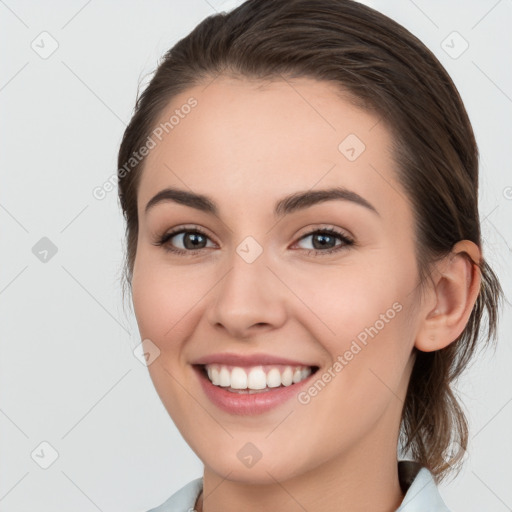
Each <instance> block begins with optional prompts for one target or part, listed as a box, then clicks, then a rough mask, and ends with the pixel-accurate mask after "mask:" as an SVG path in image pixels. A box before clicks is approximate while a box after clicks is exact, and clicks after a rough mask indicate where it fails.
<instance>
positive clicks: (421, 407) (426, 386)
mask: <svg viewBox="0 0 512 512" xmlns="http://www.w3.org/2000/svg"><path fill="white" fill-rule="evenodd" d="M219 74H223V75H230V76H235V77H240V78H244V77H246V78H252V79H262V80H263V79H280V78H283V77H288V78H294V77H307V78H314V79H318V80H323V81H329V82H332V83H335V84H336V85H338V86H339V89H340V91H344V92H347V91H348V92H349V93H350V95H351V97H352V98H353V99H354V100H355V102H356V104H357V105H358V106H360V107H362V108H364V109H366V110H367V111H371V112H373V113H375V114H377V115H378V116H379V118H380V119H382V120H383V121H384V122H385V123H386V126H388V127H389V129H390V130H391V131H392V133H393V135H394V138H393V139H394V147H393V151H394V158H395V161H396V163H397V175H398V179H399V181H400V183H401V184H402V186H403V188H404V190H405V191H406V194H407V199H408V201H410V204H411V205H412V207H413V211H414V216H415V228H416V258H417V261H418V267H419V269H420V276H419V283H418V287H419V288H418V289H419V290H421V289H422V288H423V287H422V285H423V284H424V283H425V281H426V279H428V277H429V275H430V271H431V269H432V265H433V264H434V263H435V261H436V260H437V258H440V257H442V256H444V255H446V254H448V253H449V252H450V250H451V249H452V247H453V245H454V244H455V243H456V242H458V241H459V240H464V239H467V240H471V241H473V242H474V243H475V244H477V245H478V246H479V247H481V246H482V243H481V235H480V220H479V213H478V149H477V145H476V141H475V137H474V134H473V130H472V127H471V124H470V121H469V118H468V115H467V113H466V110H465V108H464V105H463V103H462V100H461V98H460V96H459V93H458V91H457V89H456V87H455V85H454V84H453V82H452V80H451V79H450V77H449V75H448V74H447V72H446V71H445V69H444V68H443V67H442V65H441V64H440V62H439V61H438V60H437V58H436V57H435V56H434V54H433V53H432V52H431V51H430V50H429V49H428V48H427V47H426V46H425V45H424V44H423V43H422V42H421V41H420V40H419V39H417V38H416V37H415V36H413V35H412V34H411V33H410V32H409V31H408V30H406V29H405V28H404V27H402V26H401V25H399V24H398V23H396V22H395V21H393V20H392V19H390V18H388V17H387V16H385V15H383V14H381V13H379V12H378V11H376V10H374V9H371V8H369V7H367V6H365V5H362V4H360V3H357V2H355V1H352V0H248V1H247V2H245V3H243V4H242V5H241V6H239V7H238V8H236V9H234V10H232V11H231V12H228V13H220V14H215V15H212V16H209V17H208V18H206V19H204V20H203V21H202V22H201V23H200V24H199V25H198V26H197V27H196V28H195V29H194V30H193V31H192V32H191V33H190V34H189V35H187V36H186V37H185V38H183V39H181V40H180V41H178V42H177V43H176V44H175V45H174V47H173V48H171V49H170V50H169V51H168V52H167V53H166V54H165V56H164V58H163V60H162V61H161V62H160V63H159V65H158V68H157V70H156V72H155V74H154V76H153V78H152V79H151V81H150V83H149V85H148V86H147V87H146V89H145V90H144V91H143V93H142V94H141V95H140V96H139V97H138V99H137V102H136V106H135V111H134V115H133V117H132V119H131V121H130V124H129V125H128V127H127V128H126V131H125V133H124V137H123V140H122V143H121V146H120V150H119V157H118V169H119V171H118V183H119V198H120V202H121V207H122V210H123V213H124V216H125V218H126V223H127V224H126V239H127V240H126V241H127V250H126V261H125V275H124V279H125V284H126V282H127V283H128V284H129V285H130V287H131V278H132V272H133V264H134V261H135V255H136V249H137V236H138V218H137V189H138V183H139V180H140V176H141V173H142V169H143V164H144V159H141V160H140V161H139V160H137V161H136V162H135V163H134V164H133V165H132V168H131V169H129V170H128V171H127V170H126V163H127V162H131V161H132V160H130V159H131V158H132V157H133V154H134V153H135V152H137V150H138V149H139V148H141V147H142V146H143V145H144V143H145V141H146V139H147V138H148V136H149V135H150V133H151V131H152V130H153V129H154V128H155V124H156V122H157V119H159V117H160V115H161V113H162V111H163V110H164V109H165V108H166V107H167V106H168V104H169V102H170V101H171V99H172V98H173V97H174V96H175V95H177V94H179V93H181V92H183V91H185V90H187V89H188V88H190V87H192V86H194V85H197V84H200V83H206V82H207V81H208V80H212V79H213V78H214V77H216V76H218V75H219ZM122 169H124V171H122ZM475 264H477V263H475ZM479 267H480V271H481V276H482V281H481V289H480V293H479V295H478V298H477V300H476V303H475V306H474V308H473V310H472V313H471V316H470V318H469V321H468V323H467V325H466V327H465V330H464V331H463V332H462V334H461V335H460V336H459V337H458V338H457V340H456V341H455V342H454V343H452V344H450V345H449V346H448V347H446V348H444V349H442V350H438V351H434V352H420V351H417V350H416V349H415V351H416V360H415V363H414V368H413V371H412V375H411V379H410V382H409V387H408V390H407V396H406V400H405V403H404V407H403V412H402V423H401V430H400V442H401V444H402V448H403V450H405V451H409V453H410V454H411V456H412V457H413V458H414V459H415V460H416V461H418V462H419V463H421V464H422V465H423V466H425V467H427V468H429V469H430V470H431V471H432V473H433V474H434V476H435V478H436V480H437V481H438V482H439V481H440V480H441V479H442V478H443V477H444V475H445V473H448V472H449V471H450V469H457V468H459V467H460V464H459V463H460V461H461V460H462V456H463V454H464V450H465V449H466V447H467V443H468V425H467V420H466V418H465V415H464V412H463V410H462V408H461V406H460V404H459V402H458V400H457V399H456V397H455V395H454V392H453V389H452V383H453V381H454V379H456V378H457V377H458V376H459V374H460V373H461V372H462V370H463V369H464V368H465V367H466V366H467V364H468V362H469V360H470V359H471V357H472V356H473V355H474V352H475V350H476V348H477V345H478V340H479V334H480V330H481V320H482V318H483V314H484V312H485V311H484V310H486V312H487V320H488V325H487V332H486V336H485V337H484V343H486V342H488V341H491V340H493V339H495V337H496V330H497V321H498V311H499V306H500V301H501V299H502V289H501V287H500V284H499V281H498V279H497V277H496V275H495V274H494V273H493V271H492V269H491V268H490V267H489V265H488V264H487V263H486V262H485V261H484V260H482V262H480V264H479ZM456 443H458V444H459V445H460V446H459V447H458V449H455V451H452V453H450V450H453V447H454V446H457V444H456Z"/></svg>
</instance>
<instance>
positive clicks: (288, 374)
mask: <svg viewBox="0 0 512 512" xmlns="http://www.w3.org/2000/svg"><path fill="white" fill-rule="evenodd" d="M292 382H293V372H292V369H291V368H290V367H289V366H287V367H286V368H285V369H284V372H283V373H282V374H281V384H282V385H283V386H289V385H290V384H291V383H292Z"/></svg>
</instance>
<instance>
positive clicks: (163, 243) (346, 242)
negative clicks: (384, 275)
mask: <svg viewBox="0 0 512 512" xmlns="http://www.w3.org/2000/svg"><path fill="white" fill-rule="evenodd" d="M182 233H195V234H199V235H201V236H204V237H206V238H209V236H208V235H207V234H206V233H205V232H204V231H203V230H201V229H200V228H198V227H194V228H177V229H175V230H174V231H170V232H168V233H165V234H164V235H162V236H160V237H158V239H157V241H156V242H154V243H153V245H156V246H159V247H162V248H163V249H164V250H165V251H167V252H170V253H174V254H178V255H185V254H186V255H188V256H195V255H197V254H198V253H200V252H201V251H202V250H204V248H203V249H195V250H185V249H177V248H175V247H172V246H171V245H170V244H167V242H168V241H169V240H171V239H172V238H173V237H175V236H176V235H179V234H182ZM315 234H327V235H333V236H335V237H337V238H338V239H339V240H341V242H342V244H340V245H336V246H335V247H333V248H331V249H326V250H320V249H303V250H305V251H307V254H308V256H309V255H311V254H313V255H314V256H325V255H327V254H332V253H335V252H338V251H341V250H343V249H346V248H348V247H350V246H353V245H355V242H354V240H352V238H350V237H348V236H347V235H345V234H343V233H341V232H340V231H338V230H336V229H334V228H330V227H329V228H321V229H315V230H313V231H309V232H308V233H306V234H304V235H302V236H301V237H300V238H299V241H300V240H303V239H304V238H307V237H309V236H311V235H315Z"/></svg>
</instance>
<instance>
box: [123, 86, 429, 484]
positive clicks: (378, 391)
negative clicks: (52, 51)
mask: <svg viewBox="0 0 512 512" xmlns="http://www.w3.org/2000/svg"><path fill="white" fill-rule="evenodd" d="M206 85H207V84H206ZM206 85H205V84H203V85H201V86H197V87H194V88H191V89H189V90H187V91H186V92H184V93H183V94H181V95H179V96H177V97H175V98H174V99H173V101H172V103H171V104H170V105H169V106H168V108H167V109H166V111H165V112H163V113H162V118H161V119H160V121H161V122H162V123H165V122H166V121H169V119H170V118H171V116H173V115H174V116H175V117H174V118H173V120H172V121H171V124H168V125H167V127H166V128H165V129H163V130H162V129H161V128H160V130H158V131H156V132H153V133H154V134H158V135H157V136H153V141H154V142H155V144H156V145H155V147H154V148H153V149H151V151H150V153H149V155H148V156H147V158H146V162H145V167H144V171H143V174H142V177H141V181H140V186H139V190H138V215H139V223H140V226H139V234H138V245H137V255H136V259H135V264H134V271H133V282H132V290H133V301H134V309H135V313H136V317H137V322H138V326H139V329H140V334H141V338H142V339H143V340H150V341H149V342H148V341H146V342H145V343H149V344H150V345H148V346H151V347H152V350H150V352H151V353H152V354H153V355H152V356H151V359H150V360H149V363H150V364H149V372H150V375H151V378H152V380H153V383H154V385H155V387H156V390H157V392H158V394H159V396H160V398H161V400H162V402H163V404H164V405H165V407H166V408H167V410H168V412H169V414H170V415H171V417H172V419H173V420H174V422H175V423H176V425H177V427H178V428H179V430H180V431H181V433H182V435H183V436H184V438H185V439H186V441H187V442H188V443H189V445H190V446H191V447H192V449H193V450H194V451H195V452H196V453H197V455H198V456H199V457H200V458H201V459H202V461H203V462H204V464H205V467H206V468H205V469H206V470H209V471H213V472H215V473H217V474H220V475H227V474H228V473H229V474H230V476H229V478H230V479H236V480H239V481H246V482H273V481H274V479H278V480H283V479H286V478H289V477H292V476H296V475H299V474H305V473H306V472H307V471H309V470H312V469H314V468H318V467H319V466H320V465H322V464H329V465H332V464H338V463H339V464H344V463H348V462H350V463H351V464H355V463H356V461H357V463H358V464H361V463H362V464H364V463H365V461H368V462H369V463H371V461H374V460H375V458H378V457H387V458H389V457H395V455H396V445H397V436H398V429H399V424H400V415H401V410H402V406H403V399H404V397H405V394H406V388H407V383H408V380H409V376H410V371H411V367H412V366H411V363H412V359H411V351H412V348H413V346H414V342H415V338H416V335H417V332H418V329H419V328H420V327H419V326H420V322H419V315H418V309H417V308H416V307H415V306H416V301H417V300H418V297H417V294H416V292H417V288H416V283H417V277H418V269H417V266H416V260H415V255H414V254H415V253H414V249H415V247H414V243H415V242H414V235H413V216H412V211H411V208H410V205H409V203H408V202H407V199H406V196H405V192H404V191H403V189H402V187H401V186H400V184H399V183H398V182H397V180H396V178H395V163H394V162H393V159H392V157H391V154H390V144H391V135H390V133H389V131H388V130H387V129H386V128H385V126H384V123H382V122H379V119H378V118H377V117H375V116H373V115H370V114H367V113H365V112H363V111H361V110H359V109H357V108H355V107H354V106H353V105H352V104H351V103H349V102H348V101H345V100H343V99H341V98H340V96H339V94H338V93H337V92H336V89H335V88H334V86H333V85H330V84H328V83H324V82H318V81H314V80H309V79H299V80H295V81H293V82H286V81H276V82H272V83H265V84H263V83H261V82H251V81H249V80H236V79H230V78H225V77H219V78H217V79H215V80H213V81H212V82H211V83H209V85H207V86H206ZM191 97H193V98H194V99H195V100H190V98H191ZM196 102H197V103H196ZM185 105H189V106H190V105H193V106H192V107H190V108H189V107H186V106H185ZM176 111H177V112H176ZM177 120H178V121H177ZM166 131H167V132H168V133H166ZM162 133H163V135H164V136H163V137H162ZM160 138H161V140H159V139H160ZM165 189H173V190H175V191H181V195H179V194H175V193H174V194H172V193H171V192H168V193H167V194H164V195H161V196H160V200H155V201H153V202H152V205H151V206H150V207H149V208H148V209H146V206H147V205H148V203H149V202H150V201H151V199H152V198H154V197H155V196H156V195H157V194H159V193H160V192H161V191H163V190H165ZM333 190H337V193H334V192H333ZM322 191H326V192H322ZM327 191H331V192H327ZM195 195H200V196H205V197H207V198H208V201H204V200H203V199H201V200H199V199H197V198H195V199H194V196H195ZM173 198H174V199H173ZM326 229H329V230H333V232H326V231H325V230H326ZM194 230H199V231H200V232H201V233H199V234H198V233H197V232H196V231H194ZM323 230H324V231H323ZM171 231H173V232H175V233H176V234H174V235H172V236H167V239H166V241H165V243H164V244H163V245H158V244H157V242H158V241H159V240H161V239H162V238H164V237H165V235H166V234H169V233H171ZM178 233H179V234H178ZM171 249H175V250H176V251H180V252H173V251H172V250H171ZM153 344H154V345H153ZM155 346H156V347H157V348H158V350H157V349H156V347H155ZM158 351H159V353H158ZM155 355H157V357H156V358H155ZM236 356H249V358H247V359H243V358H241V359H237V358H236ZM251 357H252V359H251ZM153 358H154V360H153ZM208 362H209V363H210V365H209V366H207V367H205V366H204V365H205V364H206V363H208ZM214 363H215V364H214ZM287 366H290V368H289V369H287V368H286V367H287ZM205 368H206V369H209V371H210V374H211V375H210V377H211V378H212V379H214V381H215V383H216V384H213V383H211V382H210V380H209V379H208V377H207V376H206V371H205ZM315 369H316V371H315V372H314V373H311V374H310V375H309V376H308V373H309V372H313V371H314V370H315ZM301 379H303V380H301ZM246 381H248V384H249V386H250V387H251V388H253V389H254V391H253V392H249V391H248V390H247V389H245V390H243V388H244V386H245V385H246V384H247V382H246ZM290 381H291V382H292V383H291V384H290ZM263 386H265V387H264V388H263ZM273 386H275V387H273ZM228 387H229V388H230V389H228ZM395 461H396V459H395Z"/></svg>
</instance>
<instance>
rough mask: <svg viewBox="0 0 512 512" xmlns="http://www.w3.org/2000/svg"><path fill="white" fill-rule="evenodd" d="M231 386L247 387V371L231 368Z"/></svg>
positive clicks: (235, 387)
mask: <svg viewBox="0 0 512 512" xmlns="http://www.w3.org/2000/svg"><path fill="white" fill-rule="evenodd" d="M231 387H232V388H233V389H247V373H245V372H244V370H243V368H237V367H235V368H233V369H232V370H231Z"/></svg>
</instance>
